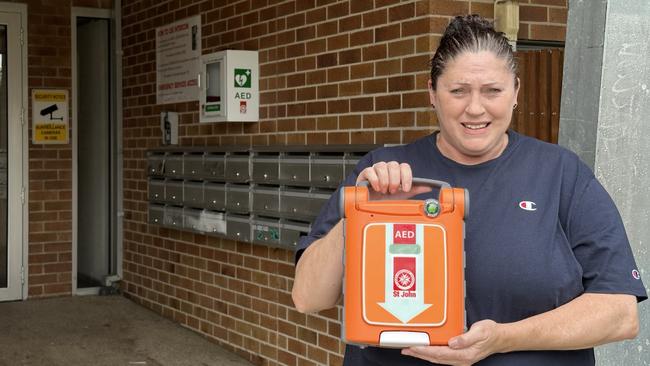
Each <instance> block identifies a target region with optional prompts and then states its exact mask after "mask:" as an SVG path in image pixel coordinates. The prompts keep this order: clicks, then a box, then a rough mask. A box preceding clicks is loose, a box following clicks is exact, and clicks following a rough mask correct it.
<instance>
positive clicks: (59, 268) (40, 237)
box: [17, 0, 112, 298]
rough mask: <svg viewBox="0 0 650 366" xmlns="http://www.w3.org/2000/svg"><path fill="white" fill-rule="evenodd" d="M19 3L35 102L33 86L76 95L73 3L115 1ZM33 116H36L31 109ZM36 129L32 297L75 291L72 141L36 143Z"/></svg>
mask: <svg viewBox="0 0 650 366" xmlns="http://www.w3.org/2000/svg"><path fill="white" fill-rule="evenodd" d="M17 2H19V3H25V4H27V23H28V28H27V35H28V42H29V44H28V47H27V54H28V55H27V56H28V70H27V72H28V79H29V81H28V84H29V93H30V103H31V90H32V89H34V88H57V89H67V90H68V93H69V94H70V95H72V93H71V89H70V88H71V84H72V71H71V70H72V61H71V44H72V39H71V34H72V33H71V29H70V20H71V7H72V6H83V7H96V8H110V7H111V6H112V1H111V0H73V1H70V0H60V1H57V2H51V1H49V2H45V1H41V0H28V1H17ZM30 108H31V105H30ZM70 115H71V117H72V114H70ZM28 116H29V118H30V120H31V109H30V111H29V113H28ZM30 126H31V122H30ZM31 133H32V132H31V127H30V132H29V239H28V240H29V258H28V283H29V292H28V296H29V297H30V298H32V297H41V296H54V295H65V294H70V293H71V291H72V149H71V148H72V144H71V143H70V144H67V145H34V144H32V143H31V141H32V140H31V139H32V137H31Z"/></svg>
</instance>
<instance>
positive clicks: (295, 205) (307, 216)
mask: <svg viewBox="0 0 650 366" xmlns="http://www.w3.org/2000/svg"><path fill="white" fill-rule="evenodd" d="M331 194H332V193H331V192H330V191H324V190H315V191H310V190H308V189H297V188H295V189H285V190H281V191H280V212H281V213H282V216H283V217H288V218H294V219H298V220H304V221H310V220H311V219H313V218H315V217H316V216H318V213H319V212H320V210H321V208H322V207H323V205H324V204H325V202H327V200H328V199H329V197H330V195H331Z"/></svg>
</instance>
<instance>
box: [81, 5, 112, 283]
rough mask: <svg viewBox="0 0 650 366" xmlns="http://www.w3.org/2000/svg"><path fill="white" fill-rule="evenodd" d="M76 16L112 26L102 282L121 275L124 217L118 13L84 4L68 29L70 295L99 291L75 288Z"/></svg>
mask: <svg viewBox="0 0 650 366" xmlns="http://www.w3.org/2000/svg"><path fill="white" fill-rule="evenodd" d="M77 18H101V19H108V20H109V23H110V25H111V49H110V55H111V57H112V62H111V65H110V73H111V78H110V86H111V94H110V110H111V114H112V116H111V120H110V131H111V132H110V133H111V137H112V138H114V139H115V141H114V142H112V144H111V149H113V150H114V151H112V152H111V164H110V165H111V172H112V173H113V174H114V176H113V177H112V178H111V184H110V187H111V195H110V196H111V197H110V202H111V206H112V207H114V208H113V209H111V215H110V218H111V220H110V231H111V233H112V240H111V242H110V243H109V245H110V246H111V249H112V251H111V261H112V262H113V263H112V264H111V266H110V267H111V268H109V271H110V272H111V274H110V276H108V277H107V282H110V283H105V284H104V285H110V284H111V283H112V282H117V281H119V280H121V278H122V255H123V250H122V218H123V216H124V214H123V212H122V210H123V209H122V176H123V175H122V161H121V159H122V123H121V121H122V118H121V113H122V112H121V107H120V106H121V98H122V91H121V88H120V87H119V86H120V85H121V82H120V81H121V77H122V72H121V69H120V66H119V65H121V63H120V62H119V60H120V58H121V54H120V52H117V51H116V50H119V49H120V48H118V45H119V44H120V43H119V41H118V40H120V38H121V30H120V29H119V28H118V26H119V22H118V21H117V20H118V18H119V15H117V16H116V11H115V10H114V9H99V8H85V7H72V9H71V17H70V29H71V36H72V47H71V49H72V98H71V100H72V113H73V114H72V115H73V118H72V121H71V122H72V202H73V204H72V294H73V295H96V294H98V293H99V291H100V288H99V287H91V288H82V289H78V288H77V271H78V263H77V261H78V253H77V251H78V232H77V231H78V224H79V222H78V215H79V212H78V208H77V203H78V199H79V197H78V193H79V190H78V183H79V182H78V179H79V171H78V169H79V165H78V161H77V160H78V156H79V155H78V154H79V151H78V148H79V144H78V130H77V127H76V126H77V116H78V108H77V98H78V94H77V93H78V90H77V81H78V75H77V71H78V69H77Z"/></svg>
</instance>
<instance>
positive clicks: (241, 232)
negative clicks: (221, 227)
mask: <svg viewBox="0 0 650 366" xmlns="http://www.w3.org/2000/svg"><path fill="white" fill-rule="evenodd" d="M226 236H227V237H229V238H231V239H234V240H239V241H247V242H250V240H251V224H250V218H249V216H248V215H237V214H226Z"/></svg>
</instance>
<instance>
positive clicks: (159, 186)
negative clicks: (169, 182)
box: [147, 179, 165, 202]
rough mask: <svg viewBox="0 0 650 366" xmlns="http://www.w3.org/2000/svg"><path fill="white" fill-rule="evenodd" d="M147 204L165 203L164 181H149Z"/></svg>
mask: <svg viewBox="0 0 650 366" xmlns="http://www.w3.org/2000/svg"><path fill="white" fill-rule="evenodd" d="M147 196H148V198H149V202H165V180H164V179H149V193H148V195H147Z"/></svg>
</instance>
